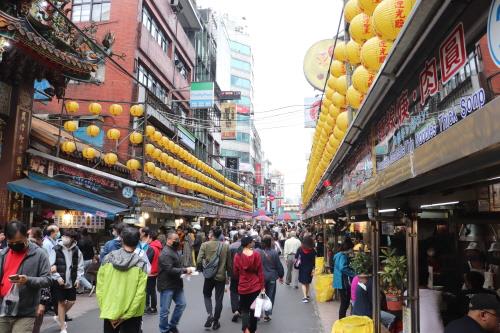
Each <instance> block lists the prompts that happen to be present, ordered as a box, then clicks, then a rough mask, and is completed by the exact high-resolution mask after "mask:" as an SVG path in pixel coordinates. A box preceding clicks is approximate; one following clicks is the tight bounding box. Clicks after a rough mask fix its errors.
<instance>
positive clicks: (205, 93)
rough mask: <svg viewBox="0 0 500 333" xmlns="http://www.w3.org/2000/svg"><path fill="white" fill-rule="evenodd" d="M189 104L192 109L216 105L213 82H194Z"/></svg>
mask: <svg viewBox="0 0 500 333" xmlns="http://www.w3.org/2000/svg"><path fill="white" fill-rule="evenodd" d="M190 92H191V94H190V99H189V106H190V107H191V109H207V108H212V107H213V106H214V100H215V94H214V83H213V82H192V83H191V91H190Z"/></svg>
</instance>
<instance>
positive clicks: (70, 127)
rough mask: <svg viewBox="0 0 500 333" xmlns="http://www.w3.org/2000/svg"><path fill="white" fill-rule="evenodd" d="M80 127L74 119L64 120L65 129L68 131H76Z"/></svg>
mask: <svg viewBox="0 0 500 333" xmlns="http://www.w3.org/2000/svg"><path fill="white" fill-rule="evenodd" d="M77 129H78V123H77V122H76V121H74V120H68V121H66V122H64V130H66V131H67V132H74V131H76V130H77Z"/></svg>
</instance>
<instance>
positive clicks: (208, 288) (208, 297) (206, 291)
mask: <svg viewBox="0 0 500 333" xmlns="http://www.w3.org/2000/svg"><path fill="white" fill-rule="evenodd" d="M225 286H226V283H225V282H224V281H217V280H215V279H213V278H212V279H205V283H204V284H203V299H204V301H205V309H206V310H207V314H208V315H209V316H210V317H212V311H213V308H212V291H213V290H214V288H215V313H214V314H213V318H214V319H215V320H219V318H220V314H221V312H222V300H223V299H224V289H225Z"/></svg>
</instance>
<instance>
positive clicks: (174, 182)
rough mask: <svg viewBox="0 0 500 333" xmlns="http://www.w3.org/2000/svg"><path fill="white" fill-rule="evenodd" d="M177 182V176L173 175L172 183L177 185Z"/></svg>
mask: <svg viewBox="0 0 500 333" xmlns="http://www.w3.org/2000/svg"><path fill="white" fill-rule="evenodd" d="M178 183H179V176H175V175H174V176H173V178H172V185H177V184H178Z"/></svg>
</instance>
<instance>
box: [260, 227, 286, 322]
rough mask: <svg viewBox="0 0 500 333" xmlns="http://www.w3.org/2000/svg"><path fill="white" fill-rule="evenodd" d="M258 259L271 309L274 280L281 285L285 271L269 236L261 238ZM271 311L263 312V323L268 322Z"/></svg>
mask: <svg viewBox="0 0 500 333" xmlns="http://www.w3.org/2000/svg"><path fill="white" fill-rule="evenodd" d="M259 252H260V257H261V258H262V266H263V269H264V281H265V285H266V295H267V297H269V299H270V300H271V302H272V303H273V308H274V306H275V304H274V299H275V297H276V287H277V286H276V280H278V279H279V281H280V283H281V284H283V276H284V275H285V270H284V269H283V265H282V264H281V261H280V256H279V254H278V252H277V251H276V250H275V249H274V247H273V238H272V236H271V235H265V236H264V237H262V249H261V250H259ZM272 313H273V311H272V309H271V310H270V311H266V312H265V317H264V321H270V320H271V315H272Z"/></svg>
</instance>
